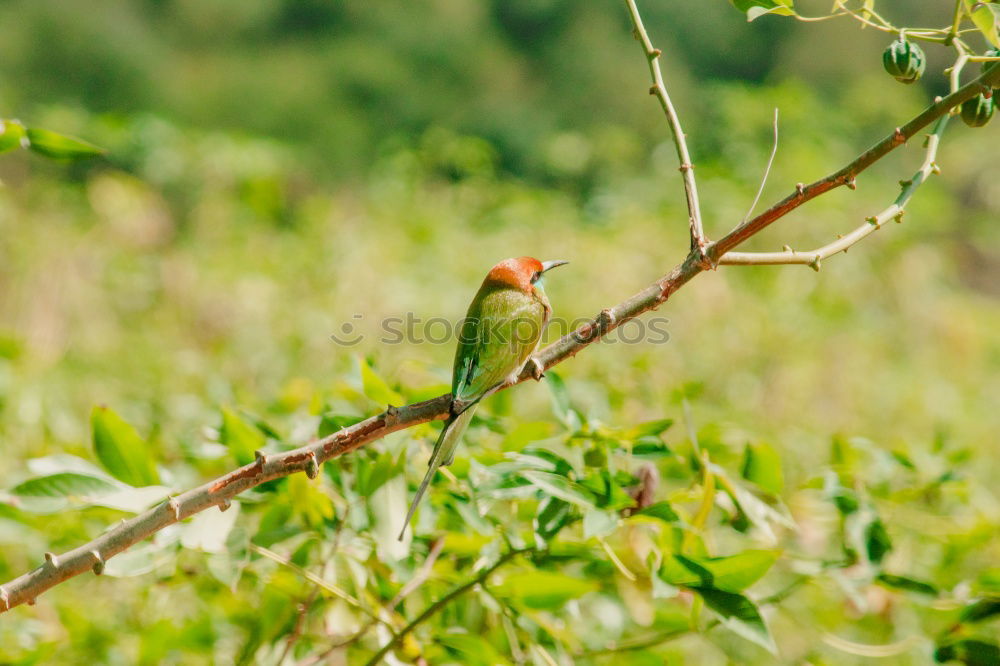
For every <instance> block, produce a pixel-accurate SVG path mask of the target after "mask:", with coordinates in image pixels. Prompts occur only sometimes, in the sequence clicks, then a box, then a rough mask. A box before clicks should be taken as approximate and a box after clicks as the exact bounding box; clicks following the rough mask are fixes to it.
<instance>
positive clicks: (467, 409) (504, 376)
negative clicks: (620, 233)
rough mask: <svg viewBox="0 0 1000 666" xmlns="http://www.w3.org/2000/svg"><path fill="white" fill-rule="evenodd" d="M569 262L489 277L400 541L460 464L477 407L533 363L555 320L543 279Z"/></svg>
mask: <svg viewBox="0 0 1000 666" xmlns="http://www.w3.org/2000/svg"><path fill="white" fill-rule="evenodd" d="M568 263H569V262H568V261H564V260H561V259H559V260H555V261H539V260H538V259H535V258H534V257H515V258H511V259H505V260H503V261H501V262H500V263H498V264H497V265H496V266H494V267H493V268H491V269H490V271H489V273H487V274H486V278H485V279H484V280H483V284H482V286H481V287H480V288H479V291H478V292H476V295H475V297H474V298H473V299H472V303H470V304H469V310H468V312H467V313H466V315H465V318H464V319H463V320H462V322H461V324H462V326H461V329H460V332H459V338H458V348H457V349H456V350H455V363H454V367H453V369H452V380H451V395H452V402H451V408H450V412H451V414H450V415H449V417H448V420H447V421H445V424H444V429H443V430H442V431H441V435H440V436H439V437H438V439H437V443H436V444H434V450H433V451H432V452H431V457H430V460H428V461H427V467H428V469H427V473H426V474H425V475H424V478H423V480H422V481H421V482H420V486H419V487H418V488H417V493H416V495H414V497H413V501H412V502H411V503H410V508H409V510H408V511H407V513H406V519H405V520H404V521H403V528H402V530H401V531H400V533H399V539H400V541H402V539H403V535H404V534H405V533H406V528H407V526H408V525H409V524H410V520H412V518H413V514H414V512H416V510H417V505H418V504H419V503H420V498H421V497H423V494H424V492H425V491H426V490H427V486H428V485H429V484H430V482H431V480H432V479H433V478H434V475H435V474H436V473H437V470H438V468H439V467H441V466H442V465H444V466H447V465H450V464H451V463H452V462H453V461H454V459H455V449H456V448H458V443H459V441H461V439H462V433H464V432H465V429H466V428H468V426H469V422H470V421H472V415H473V414H475V412H476V407H477V406H478V405H479V403H480V402H481V401H482V400H483V399H484V398H487V397H488V396H490V395H491V394H493V393H494V392H496V391H497V389H499V388H500V387H501V386H504V385H505V384H507V383H513V382H514V381H516V380H517V377H518V376H519V375H520V374H521V371H522V370H523V369H524V366H525V365H526V364H527V363H528V360H529V359H530V358H531V354H532V352H534V351H535V348H536V347H537V346H538V343H539V341H540V340H541V339H542V332H543V331H544V330H545V326H546V325H547V324H548V322H549V319H550V318H551V317H552V306H550V305H549V299H548V298H547V297H546V296H545V290H544V289H543V288H542V276H543V275H545V273H546V272H547V271H549V270H551V269H553V268H555V267H556V266H562V265H564V264H568ZM539 369H540V368H539Z"/></svg>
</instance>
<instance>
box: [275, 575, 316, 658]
mask: <svg viewBox="0 0 1000 666" xmlns="http://www.w3.org/2000/svg"><path fill="white" fill-rule="evenodd" d="M318 596H319V588H318V587H314V588H313V589H312V590H310V592H309V596H308V597H306V598H305V599H304V600H303V601H302V603H300V604H299V607H298V609H297V611H296V613H295V624H294V625H293V626H292V632H291V633H290V634H288V638H287V639H286V640H285V648H284V649H283V650H282V651H281V656H280V657H278V661H277V663H278V664H283V663H284V662H285V658H286V657H288V655H290V654H291V653H292V649H293V648H294V647H295V644H296V643H297V642H298V640H299V639H300V638H301V637H302V629H303V627H304V625H305V623H306V615H307V614H308V613H309V609H310V608H312V605H313V603H315V602H316V597H318Z"/></svg>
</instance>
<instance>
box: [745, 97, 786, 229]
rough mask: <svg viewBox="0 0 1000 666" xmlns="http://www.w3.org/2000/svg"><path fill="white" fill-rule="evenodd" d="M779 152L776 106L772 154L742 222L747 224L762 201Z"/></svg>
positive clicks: (775, 108)
mask: <svg viewBox="0 0 1000 666" xmlns="http://www.w3.org/2000/svg"><path fill="white" fill-rule="evenodd" d="M777 154H778V107H774V141H773V142H772V144H771V156H770V157H768V158H767V166H766V167H764V175H763V176H762V177H761V179H760V187H758V188H757V195H756V196H755V197H754V198H753V203H752V204H750V209H749V210H748V211H747V214H746V215H744V216H743V221H742V222H741V223H740V224H746V221H747V220H749V219H750V216H751V215H753V209H754V208H756V207H757V204H758V203H759V202H760V195H761V194H763V193H764V186H765V185H767V177H768V176H769V175H771V166H772V165H773V164H774V156H775V155H777Z"/></svg>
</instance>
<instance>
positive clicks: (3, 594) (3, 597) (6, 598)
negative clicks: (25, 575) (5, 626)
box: [0, 587, 10, 612]
mask: <svg viewBox="0 0 1000 666" xmlns="http://www.w3.org/2000/svg"><path fill="white" fill-rule="evenodd" d="M0 601H2V602H3V610H4V612H7V611H9V610H10V595H9V594H7V588H5V587H0Z"/></svg>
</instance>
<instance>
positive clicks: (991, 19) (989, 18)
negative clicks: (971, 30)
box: [965, 0, 1000, 48]
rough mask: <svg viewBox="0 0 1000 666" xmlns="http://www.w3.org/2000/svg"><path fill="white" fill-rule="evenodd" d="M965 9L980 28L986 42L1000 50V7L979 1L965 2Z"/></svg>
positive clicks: (969, 0)
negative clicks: (998, 31) (998, 29)
mask: <svg viewBox="0 0 1000 666" xmlns="http://www.w3.org/2000/svg"><path fill="white" fill-rule="evenodd" d="M965 8H966V10H967V11H968V12H969V16H970V17H972V22H973V23H974V24H975V25H976V27H977V28H979V32H981V33H983V36H984V37H986V41H988V42H989V43H990V44H992V45H993V46H995V47H997V48H1000V36H998V34H997V27H998V25H1000V6H998V5H996V4H992V3H985V2H979V1H978V0H965Z"/></svg>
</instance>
